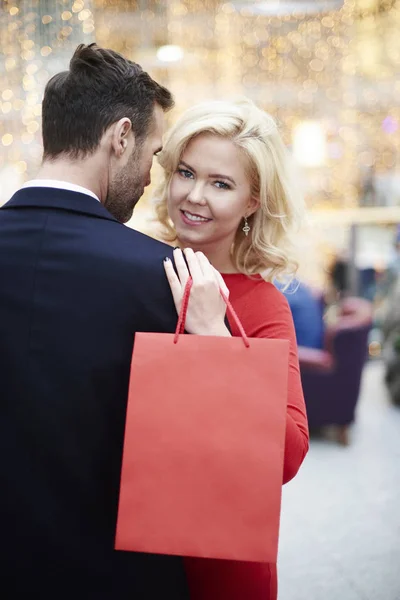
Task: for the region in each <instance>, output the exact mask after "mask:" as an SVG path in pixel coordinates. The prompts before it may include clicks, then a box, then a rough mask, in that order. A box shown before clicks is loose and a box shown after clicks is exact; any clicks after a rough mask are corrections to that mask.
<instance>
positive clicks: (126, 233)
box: [114, 224, 173, 261]
mask: <svg viewBox="0 0 400 600" xmlns="http://www.w3.org/2000/svg"><path fill="white" fill-rule="evenodd" d="M115 225H116V227H115V231H114V238H115V244H116V248H118V250H119V251H120V252H121V253H122V254H125V255H126V256H127V257H131V258H133V257H139V258H141V259H142V260H144V261H145V260H146V259H151V258H157V259H160V258H161V260H162V259H164V258H165V257H166V256H169V257H171V256H172V250H173V248H172V247H171V246H170V245H169V244H166V243H165V242H162V241H160V240H157V239H155V238H153V237H151V236H149V235H147V234H145V233H142V232H140V231H137V230H136V229H132V228H131V227H128V226H126V225H120V224H115ZM118 225H119V227H118Z"/></svg>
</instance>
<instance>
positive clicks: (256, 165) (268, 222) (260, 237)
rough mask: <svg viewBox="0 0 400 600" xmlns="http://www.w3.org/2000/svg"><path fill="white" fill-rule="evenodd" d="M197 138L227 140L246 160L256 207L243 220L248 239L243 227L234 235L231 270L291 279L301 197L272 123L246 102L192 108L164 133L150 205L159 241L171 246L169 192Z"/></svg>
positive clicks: (266, 115) (299, 218) (221, 103)
mask: <svg viewBox="0 0 400 600" xmlns="http://www.w3.org/2000/svg"><path fill="white" fill-rule="evenodd" d="M202 133H208V134H212V135H216V136H219V137H222V138H227V139H230V140H231V141H232V142H233V143H234V144H235V145H236V146H237V147H238V148H239V149H240V151H241V152H242V153H243V156H244V157H245V158H246V159H247V169H248V176H249V178H250V181H251V188H252V195H254V196H255V197H257V198H258V199H259V202H260V206H259V207H258V208H257V210H256V211H255V213H254V214H253V215H251V216H250V217H248V223H249V225H250V233H249V235H248V236H246V235H245V234H244V233H243V231H242V224H241V225H239V227H238V230H237V232H236V236H235V240H234V243H233V247H232V251H231V252H232V260H233V263H234V265H235V267H236V269H237V270H238V271H239V272H241V273H244V274H246V275H254V274H256V273H261V274H262V275H263V276H264V278H265V279H266V280H270V281H271V280H272V279H274V278H278V279H282V277H283V276H284V275H286V276H293V275H294V274H295V273H296V271H297V267H298V263H297V261H296V260H295V258H294V256H293V248H292V244H291V239H292V235H293V232H294V230H295V229H296V227H297V226H298V225H299V223H300V220H301V217H302V212H303V199H302V195H301V194H300V193H299V192H298V186H297V185H296V183H295V181H294V177H293V174H292V168H291V161H290V157H289V153H288V152H287V150H286V148H285V145H284V143H283V141H282V138H281V136H280V134H279V132H278V129H277V126H276V123H275V121H274V119H273V118H272V117H271V116H270V115H269V114H267V113H266V112H264V111H262V110H260V109H259V108H257V106H256V105H255V104H254V103H253V102H252V101H251V100H248V99H246V98H245V99H242V100H238V101H233V102H226V101H211V102H203V103H201V104H197V105H195V106H193V107H192V108H189V109H188V110H186V111H185V112H184V113H183V114H182V115H181V116H180V118H179V119H178V120H177V122H176V123H175V125H174V126H173V127H172V128H171V129H170V130H169V132H168V133H167V136H166V139H165V143H164V147H163V150H162V152H161V153H160V155H159V163H160V165H161V166H162V167H163V170H164V173H163V179H162V181H161V183H160V185H159V187H158V190H157V192H156V199H155V201H154V205H155V210H156V214H157V217H158V220H159V222H160V223H161V225H162V231H161V238H162V239H163V240H164V241H166V242H173V241H175V240H176V232H175V229H174V226H173V223H172V222H171V220H170V219H169V216H168V208H167V198H168V193H169V186H170V182H171V179H172V176H173V174H174V173H175V172H176V169H177V167H178V165H179V161H180V160H181V157H182V154H183V152H184V150H185V148H186V147H187V145H188V143H189V142H190V141H191V140H192V139H193V138H195V137H196V136H198V135H200V134H202ZM266 271H267V272H266Z"/></svg>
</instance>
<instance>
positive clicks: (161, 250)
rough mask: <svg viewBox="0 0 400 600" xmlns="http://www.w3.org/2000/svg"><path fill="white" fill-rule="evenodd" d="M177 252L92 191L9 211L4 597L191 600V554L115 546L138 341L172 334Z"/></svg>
mask: <svg viewBox="0 0 400 600" xmlns="http://www.w3.org/2000/svg"><path fill="white" fill-rule="evenodd" d="M171 254H172V252H171V248H169V247H168V246H166V245H165V244H162V243H159V242H157V241H155V240H152V239H151V238H149V237H147V236H145V235H142V234H140V233H138V232H136V231H133V230H132V229H129V228H128V227H126V226H123V225H121V224H120V223H119V222H118V221H116V220H115V219H114V218H113V217H112V216H111V215H110V213H109V212H108V211H107V210H106V209H105V208H104V207H103V205H102V204H100V203H99V202H97V201H96V200H95V199H94V198H91V197H90V196H88V195H85V194H80V193H77V192H70V191H66V190H60V189H51V188H26V189H22V190H20V191H18V192H17V193H16V194H15V195H14V196H13V197H12V199H11V200H10V201H9V202H8V203H7V204H6V205H5V206H4V207H2V208H1V209H0V282H1V283H0V465H1V466H0V477H1V483H0V485H1V493H0V548H1V555H0V570H1V571H0V582H1V583H0V589H1V587H2V585H1V584H3V583H4V586H5V588H6V589H9V590H10V591H9V592H8V594H9V595H7V594H6V595H4V589H3V591H2V592H1V595H2V597H3V598H6V597H7V598H10V599H14V598H23V597H25V595H24V594H25V593H28V592H29V594H30V595H32V597H38V598H40V599H41V600H47V599H50V598H51V599H52V600H56V599H57V600H59V599H60V598H64V597H65V598H76V599H78V600H80V598H82V600H91V599H92V598H93V599H96V600H100V599H103V598H104V599H105V598H107V599H110V600H111V599H112V600H118V599H120V598H129V599H132V600H139V599H140V600H142V599H143V600H147V599H153V598H154V599H157V600H159V599H164V598H166V599H169V598H171V599H172V598H173V599H175V600H180V599H183V598H187V591H186V580H185V577H184V571H183V566H182V560H181V558H179V557H166V556H154V555H148V554H147V555H143V554H137V553H130V552H117V551H114V549H113V547H114V535H115V525H116V515H117V504H118V489H119V478H120V466H121V456H122V444H123V435H124V421H125V410H126V399H127V389H128V377H129V368H130V360H131V355H132V345H133V340H134V334H135V332H136V331H159V332H172V331H174V328H175V326H176V321H177V317H176V311H175V307H174V305H173V301H172V297H171V293H170V290H169V286H168V283H167V280H166V277H165V274H164V270H163V258H164V257H165V256H166V255H168V256H171ZM154 376H155V377H157V373H154ZM77 586H79V587H77Z"/></svg>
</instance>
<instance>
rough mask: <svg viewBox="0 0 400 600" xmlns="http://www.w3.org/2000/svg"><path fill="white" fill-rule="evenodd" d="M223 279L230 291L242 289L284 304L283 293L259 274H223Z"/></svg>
mask: <svg viewBox="0 0 400 600" xmlns="http://www.w3.org/2000/svg"><path fill="white" fill-rule="evenodd" d="M222 276H223V278H224V281H225V283H226V285H227V286H228V288H229V289H230V290H232V291H234V290H235V291H236V290H242V291H243V292H247V293H251V294H252V295H254V296H255V297H259V298H261V297H263V298H268V299H269V300H270V301H272V302H276V303H278V304H286V303H287V301H286V297H285V295H284V294H283V293H282V292H281V291H280V290H279V289H278V288H277V287H276V286H275V285H274V284H273V283H271V282H270V281H266V280H265V279H264V278H263V277H262V276H261V275H244V274H243V273H229V274H223V275H222Z"/></svg>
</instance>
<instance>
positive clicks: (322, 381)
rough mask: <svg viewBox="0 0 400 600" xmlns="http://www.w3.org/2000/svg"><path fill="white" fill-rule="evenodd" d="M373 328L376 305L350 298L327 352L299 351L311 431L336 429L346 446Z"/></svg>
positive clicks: (331, 328)
mask: <svg viewBox="0 0 400 600" xmlns="http://www.w3.org/2000/svg"><path fill="white" fill-rule="evenodd" d="M371 325H372V304H371V303H370V302H368V301H367V300H363V299H362V298H346V299H344V300H343V301H342V302H341V306H340V314H339V316H338V318H337V321H336V323H335V324H334V325H331V326H328V327H327V330H326V333H325V340H324V346H325V348H324V350H314V349H310V348H304V347H301V346H300V347H299V360H300V372H301V380H302V384H303V390H304V398H305V402H306V407H307V415H308V422H309V426H310V429H311V430H312V429H315V428H321V427H324V426H328V425H335V426H336V432H337V440H338V441H339V442H340V443H341V444H344V445H347V444H348V443H349V434H348V426H349V425H350V424H351V423H352V422H353V421H354V414H355V409H356V405H357V400H358V395H359V391H360V382H361V375H362V370H363V367H364V364H365V361H366V358H367V345H368V333H369V331H370V329H371Z"/></svg>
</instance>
